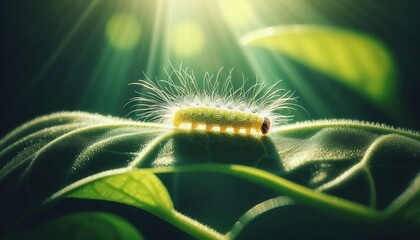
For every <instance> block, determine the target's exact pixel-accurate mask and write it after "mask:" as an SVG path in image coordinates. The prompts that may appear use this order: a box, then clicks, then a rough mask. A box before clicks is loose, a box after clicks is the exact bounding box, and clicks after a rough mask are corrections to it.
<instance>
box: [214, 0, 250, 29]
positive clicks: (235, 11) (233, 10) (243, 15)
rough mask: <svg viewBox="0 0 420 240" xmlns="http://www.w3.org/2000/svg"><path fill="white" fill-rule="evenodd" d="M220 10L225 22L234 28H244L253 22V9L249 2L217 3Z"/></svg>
mask: <svg viewBox="0 0 420 240" xmlns="http://www.w3.org/2000/svg"><path fill="white" fill-rule="evenodd" d="M219 5H220V10H221V12H222V14H223V17H224V18H225V20H226V22H228V23H229V24H231V25H232V26H234V27H246V26H247V25H249V24H250V23H251V22H252V21H255V19H256V17H255V12H254V8H253V6H252V5H251V3H250V2H249V1H246V0H245V1H244V0H231V1H223V0H222V1H219Z"/></svg>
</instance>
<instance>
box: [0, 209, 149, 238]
mask: <svg viewBox="0 0 420 240" xmlns="http://www.w3.org/2000/svg"><path fill="white" fill-rule="evenodd" d="M6 239H9V240H12V239H63V240H64V239H80V240H83V239H86V240H88V239H104V240H113V239H115V240H116V239H133V240H134V239H139V240H140V239H143V236H142V235H141V234H140V233H139V232H138V231H137V229H136V228H135V227H134V226H132V225H131V224H130V223H129V222H128V221H126V220H125V219H123V218H121V217H118V216H116V215H114V214H110V213H104V212H83V213H75V214H70V215H66V216H62V217H59V218H56V219H54V220H50V221H48V222H46V223H43V224H41V225H38V226H36V227H34V228H32V229H29V230H26V231H24V232H21V233H18V234H15V235H12V236H9V237H6Z"/></svg>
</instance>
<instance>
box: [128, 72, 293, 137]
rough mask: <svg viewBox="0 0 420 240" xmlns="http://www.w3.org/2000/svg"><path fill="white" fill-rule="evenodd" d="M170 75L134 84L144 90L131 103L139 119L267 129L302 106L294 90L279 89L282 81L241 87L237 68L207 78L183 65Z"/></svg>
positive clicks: (224, 128)
mask: <svg viewBox="0 0 420 240" xmlns="http://www.w3.org/2000/svg"><path fill="white" fill-rule="evenodd" d="M167 76H168V79H167V80H158V81H152V80H150V79H149V78H146V79H145V80H139V81H138V82H136V83H134V84H135V85H139V86H140V87H141V90H142V91H139V92H137V93H138V94H139V96H137V97H134V98H132V99H131V100H130V102H129V103H133V104H132V106H131V107H132V108H133V110H132V111H131V113H135V114H136V115H137V117H138V119H140V120H144V121H157V122H162V123H167V124H169V125H172V126H173V127H176V128H178V127H180V126H181V125H184V124H189V126H190V128H191V129H192V130H196V129H197V128H198V127H199V126H202V127H204V128H205V129H206V130H207V131H212V130H214V129H219V131H220V132H226V131H229V130H230V131H233V132H234V133H236V134H237V133H239V132H241V131H244V132H245V133H246V134H251V133H252V132H261V133H262V134H267V133H268V131H269V130H270V127H271V126H272V125H274V124H282V123H285V122H287V121H288V120H289V119H290V118H291V117H292V116H291V115H289V113H290V111H291V110H293V109H294V108H293V107H294V106H298V105H297V104H295V103H294V101H295V100H296V98H295V97H293V93H292V92H291V91H286V90H284V89H279V88H278V86H277V83H276V84H273V85H271V86H268V87H267V86H266V85H265V84H264V83H256V84H254V85H252V86H250V87H249V88H246V87H245V81H244V80H242V85H241V86H240V87H239V88H236V89H235V88H234V87H233V82H232V70H231V71H229V74H228V76H227V78H226V79H223V80H221V79H219V76H220V71H219V73H218V74H217V75H216V77H214V76H213V75H210V74H209V73H207V74H205V75H204V78H203V80H202V82H199V81H198V80H197V79H196V78H195V76H194V74H193V72H192V71H188V69H183V68H179V69H178V70H176V69H173V71H172V72H170V73H168V72H167ZM200 84H201V85H200ZM285 113H286V114H285Z"/></svg>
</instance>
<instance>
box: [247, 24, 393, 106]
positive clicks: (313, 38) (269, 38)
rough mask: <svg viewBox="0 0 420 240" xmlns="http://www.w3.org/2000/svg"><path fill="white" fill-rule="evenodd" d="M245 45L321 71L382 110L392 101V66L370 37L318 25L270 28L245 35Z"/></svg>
mask: <svg viewBox="0 0 420 240" xmlns="http://www.w3.org/2000/svg"><path fill="white" fill-rule="evenodd" d="M241 42H242V43H243V44H244V45H249V46H257V47H262V48H266V49H269V50H273V51H278V52H280V53H282V54H284V55H286V56H288V57H290V58H292V59H293V60H296V61H297V62H299V63H302V64H304V65H306V66H308V67H310V68H312V69H315V70H317V71H320V72H322V73H323V74H326V75H328V76H330V77H332V78H333V79H335V80H337V81H339V82H340V83H342V84H344V85H346V86H348V87H350V88H352V89H354V90H355V91H357V92H359V93H360V94H363V95H364V96H366V97H368V98H370V99H371V100H372V101H374V102H375V103H377V104H379V105H380V106H382V107H384V106H387V105H389V104H393V102H392V101H395V99H396V98H395V96H396V94H397V91H396V82H395V75H396V74H395V71H396V70H395V64H394V61H393V57H392V55H391V53H390V51H389V50H388V48H387V47H386V46H385V45H384V44H383V43H382V42H380V41H379V40H378V39H375V38H373V37H371V36H368V35H365V34H362V33H359V32H356V31H350V30H344V29H341V28H335V27H327V26H319V25H293V26H280V27H271V28H267V29H262V30H258V31H255V32H251V33H249V34H247V35H245V36H244V37H243V38H242V39H241Z"/></svg>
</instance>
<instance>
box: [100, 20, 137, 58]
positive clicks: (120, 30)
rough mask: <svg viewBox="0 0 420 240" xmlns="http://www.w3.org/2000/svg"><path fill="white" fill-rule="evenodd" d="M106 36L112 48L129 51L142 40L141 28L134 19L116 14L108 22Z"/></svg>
mask: <svg viewBox="0 0 420 240" xmlns="http://www.w3.org/2000/svg"><path fill="white" fill-rule="evenodd" d="M106 35H107V37H108V40H109V42H110V43H111V45H112V46H114V47H116V48H118V49H121V50H127V49H131V48H133V47H134V46H135V45H136V44H137V42H138V41H139V40H140V36H141V27H140V24H139V21H138V20H136V19H135V18H134V17H132V16H129V15H126V14H116V15H114V16H112V17H111V18H110V19H109V21H108V24H107V26H106Z"/></svg>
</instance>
